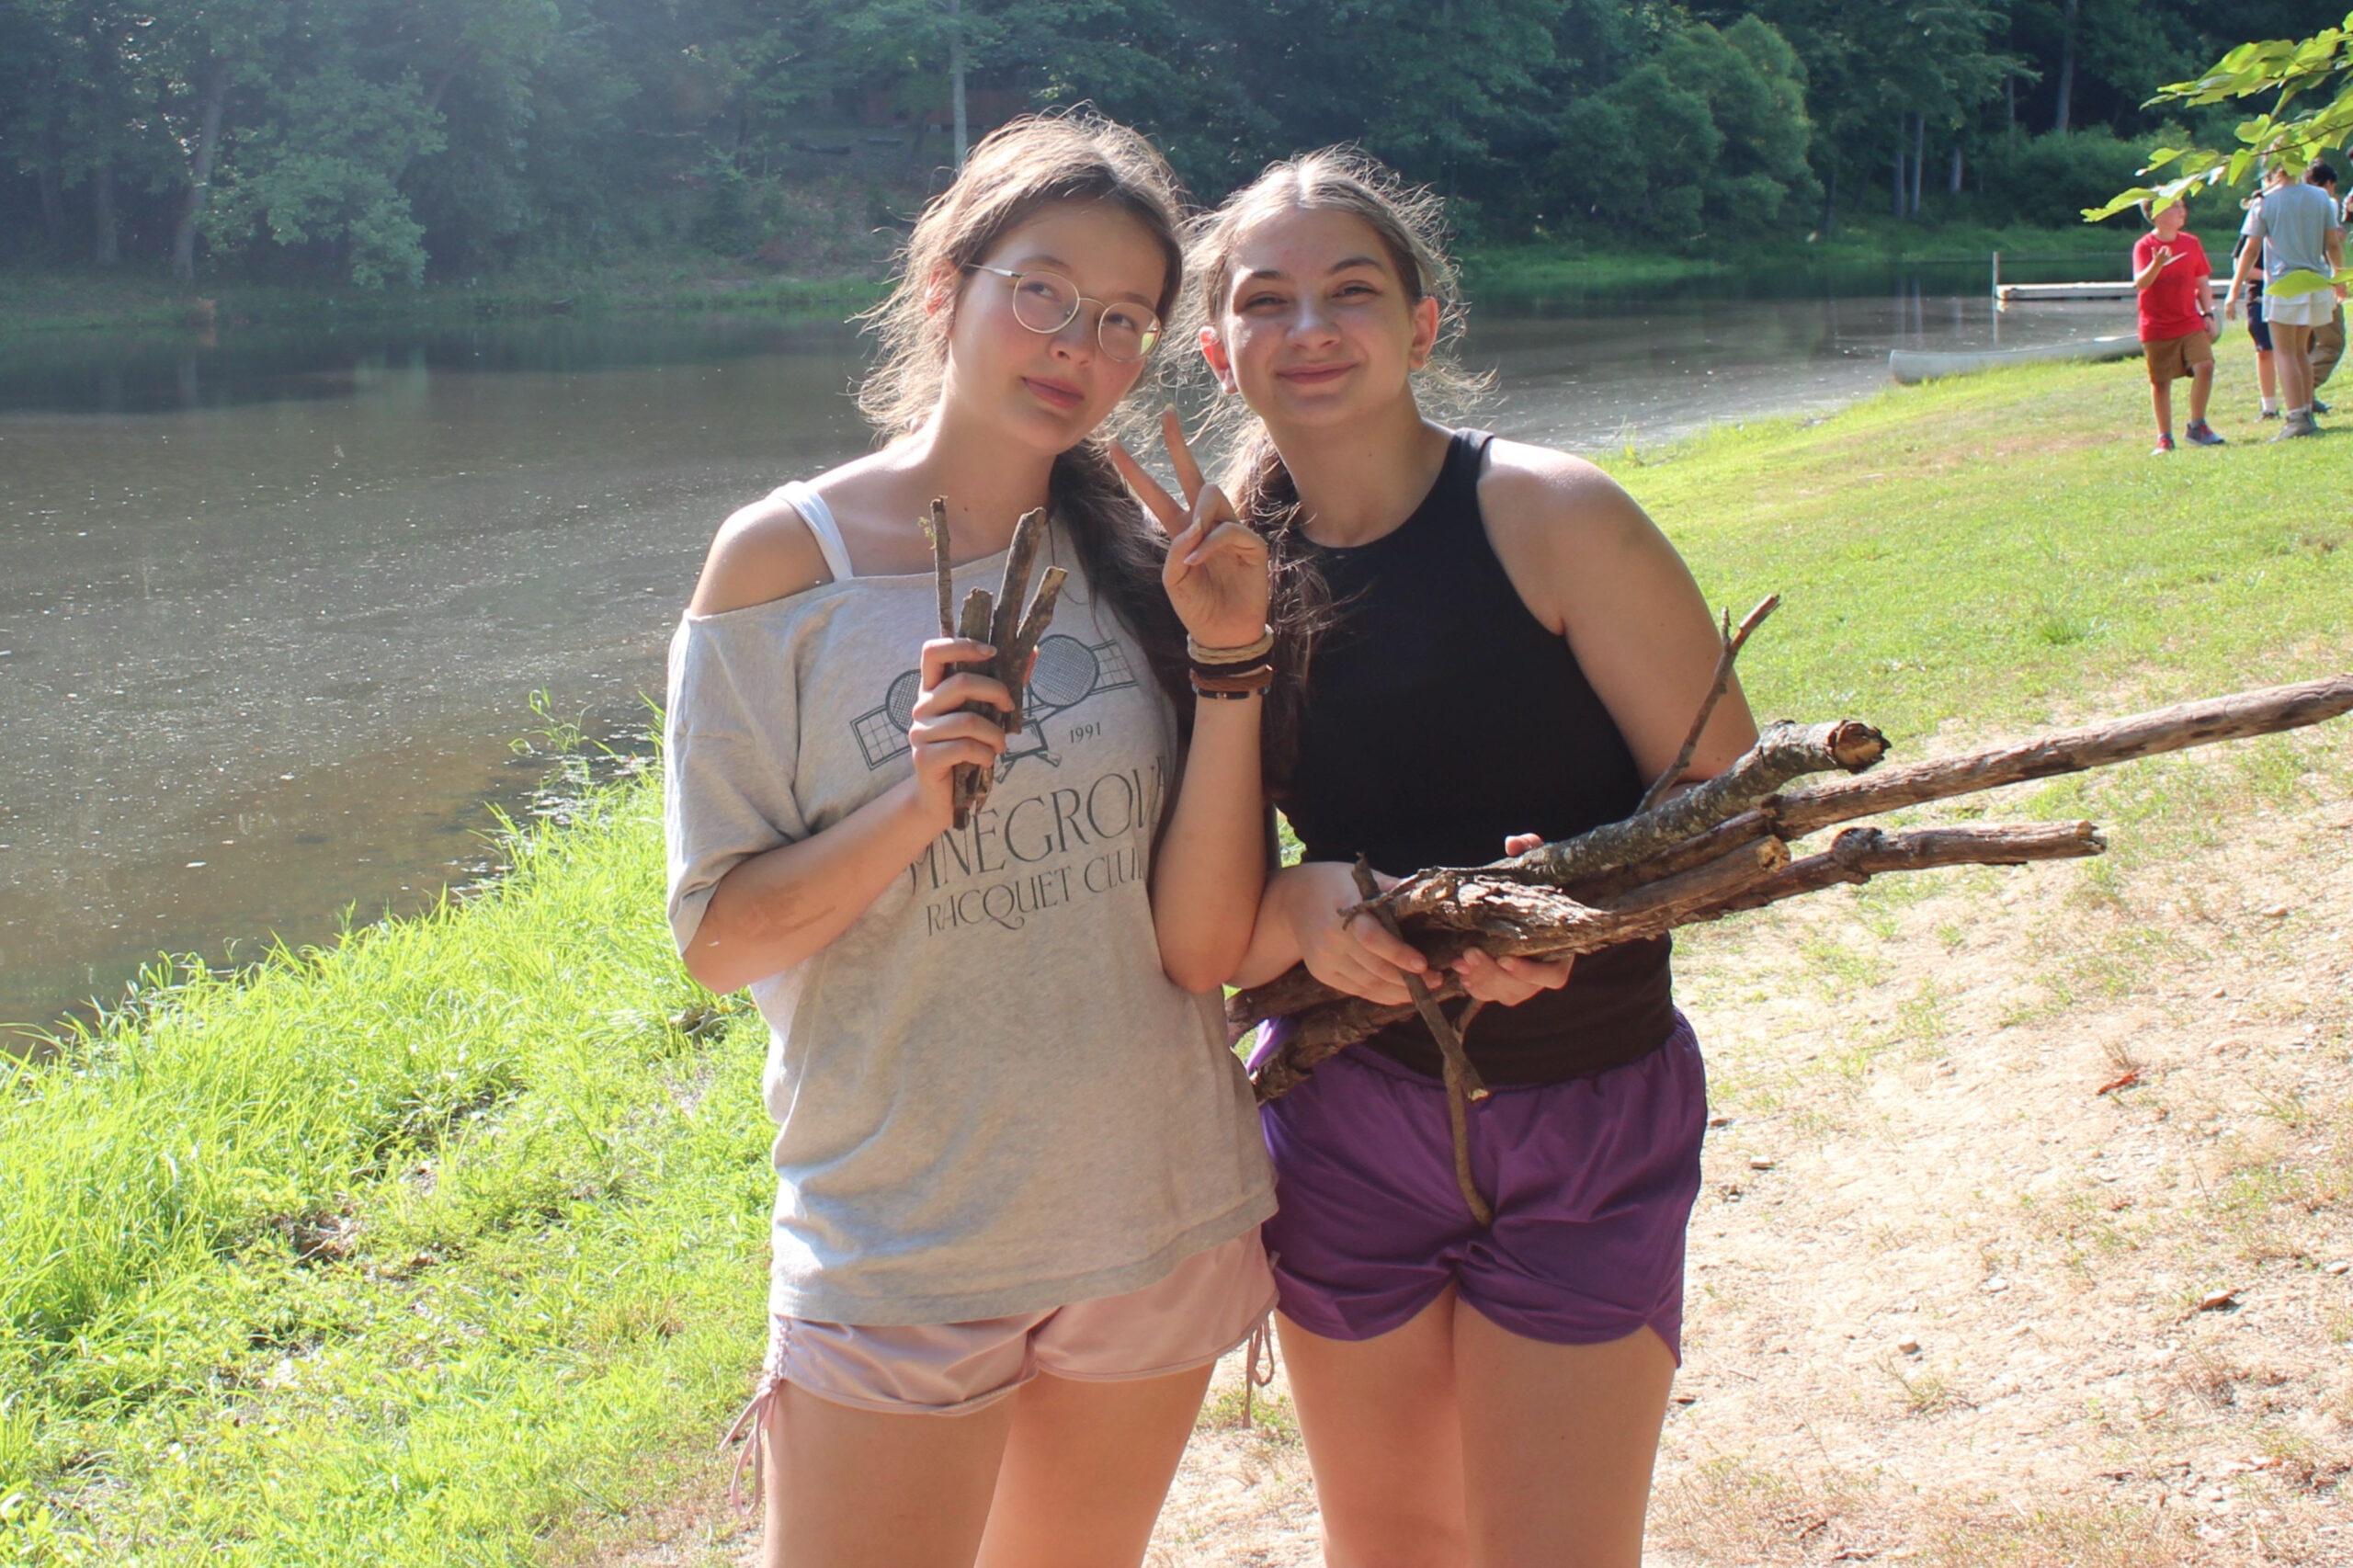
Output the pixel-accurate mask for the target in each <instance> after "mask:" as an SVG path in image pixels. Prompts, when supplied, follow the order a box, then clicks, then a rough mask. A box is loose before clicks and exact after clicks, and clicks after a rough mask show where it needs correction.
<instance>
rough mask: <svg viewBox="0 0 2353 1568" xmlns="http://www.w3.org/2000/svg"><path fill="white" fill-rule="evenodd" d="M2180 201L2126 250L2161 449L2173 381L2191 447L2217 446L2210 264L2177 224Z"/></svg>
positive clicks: (2184, 210) (2167, 437) (2169, 445)
mask: <svg viewBox="0 0 2353 1568" xmlns="http://www.w3.org/2000/svg"><path fill="white" fill-rule="evenodd" d="M2188 216H2189V209H2188V207H2187V206H2185V205H2184V204H2183V203H2181V202H2178V201H2177V202H2174V203H2173V204H2172V205H2171V206H2168V207H2160V208H2158V209H2157V210H2156V211H2155V212H2154V213H2153V214H2151V216H2150V219H2149V232H2148V233H2145V234H2143V235H2142V236H2141V239H2140V242H2139V243H2138V244H2135V245H2133V247H2132V287H2133V288H2134V289H2135V290H2138V291H2139V298H2140V304H2141V353H2142V355H2143V357H2144V358H2147V360H2148V362H2149V402H2150V403H2152V404H2153V405H2154V407H2155V410H2156V415H2157V447H2156V449H2157V451H2158V452H2159V453H2164V452H2169V451H2172V450H2173V383H2174V382H2176V381H2179V380H2181V379H2183V378H2184V377H2188V380H2189V429H2188V432H2187V434H2188V437H2189V441H2190V444H2191V445H2193V446H2199V447H2219V446H2221V445H2222V437H2220V436H2217V435H2216V434H2214V427H2213V426H2211V425H2209V424H2207V423H2206V400H2207V398H2208V397H2209V396H2211V394H2212V392H2213V391H2214V298H2213V285H2212V281H2211V280H2212V278H2213V276H2214V269H2213V267H2211V266H2210V265H2209V264H2208V262H2207V260H2206V247H2205V246H2204V245H2202V244H2200V243H2199V240H2198V236H2197V235H2196V234H2193V233H2189V232H2188V230H2187V229H2184V228H2183V227H2182V224H2183V223H2184V222H2186V221H2187V220H2188Z"/></svg>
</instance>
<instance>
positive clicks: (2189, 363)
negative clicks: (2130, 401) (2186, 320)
mask: <svg viewBox="0 0 2353 1568" xmlns="http://www.w3.org/2000/svg"><path fill="white" fill-rule="evenodd" d="M2263 302H2264V303H2265V304H2266V305H2267V306H2268V305H2269V304H2270V303H2271V301H2270V299H2269V298H2268V297H2267V298H2266V299H2265V300H2264V301H2263ZM2266 313H2267V314H2268V313H2269V312H2268V311H2267V312H2266ZM2273 319H2275V320H2276V319H2278V318H2276V317H2274V318H2273ZM2141 353H2142V355H2143V357H2144V358H2147V360H2148V361H2149V380H2150V381H2153V382H2154V383H2156V384H2158V385H2160V386H2162V385H2164V384H2165V382H2167V381H2180V380H2182V379H2183V378H2184V377H2186V376H2190V375H2194V374H2196V373H2197V369H2198V367H2199V366H2200V365H2211V364H2212V363H2213V362H2214V339H2213V337H2212V335H2211V334H2209V333H2208V332H2207V331H2206V329H2205V328H2204V327H2200V328H2199V329H2198V330H2197V331H2196V332H2186V333H2184V334H2182V335H2180V336H2179V337H2159V338H2152V339H2147V340H2144V341H2143V343H2142V345H2141Z"/></svg>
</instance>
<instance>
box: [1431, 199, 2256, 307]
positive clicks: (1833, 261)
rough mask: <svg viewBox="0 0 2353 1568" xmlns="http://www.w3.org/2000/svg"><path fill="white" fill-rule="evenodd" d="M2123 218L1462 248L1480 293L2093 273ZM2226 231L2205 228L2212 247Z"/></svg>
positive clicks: (2107, 263)
mask: <svg viewBox="0 0 2353 1568" xmlns="http://www.w3.org/2000/svg"><path fill="white" fill-rule="evenodd" d="M2139 233H2140V230H2139V228H2138V227H2137V226H2135V225H2132V224H2130V223H2127V222H2123V221H2121V220H2120V221H2117V222H2109V223H2102V224H2098V225H2092V224H2076V225H2075V226H2073V227H2071V228H2066V229H2031V228H2019V227H2010V228H1987V227H1985V226H1984V225H1982V224H1975V223H1922V222H1894V221H1893V220H1886V219H1881V220H1865V221H1860V222H1852V221H1850V222H1847V223H1846V224H1845V225H1843V226H1842V227H1841V228H1840V229H1839V230H1838V231H1837V233H1835V234H1829V235H1821V234H1815V235H1811V236H1805V237H1777V238H1773V239H1768V240H1737V241H1726V242H1724V243H1722V244H1717V245H1706V244H1701V245H1694V246H1686V247H1679V248H1676V249H1658V250H1641V249H1627V248H1622V247H1613V246H1609V245H1606V244H1602V245H1596V244H1590V243H1588V242H1584V241H1576V240H1570V241H1563V242H1559V243H1549V244H1516V245H1491V246H1485V247H1482V248H1476V249H1472V250H1470V251H1467V252H1465V253H1464V255H1463V257H1462V274H1463V281H1464V284H1465V285H1466V287H1467V288H1468V289H1469V290H1470V291H1471V294H1472V298H1473V299H1476V298H1478V297H1479V296H1480V295H1481V294H1483V293H1496V294H1509V295H1525V294H1537V293H1551V292H1558V291H1576V290H1584V291H1586V292H1599V291H1607V290H1626V289H1643V288H1659V287H1665V286H1672V285H1674V284H1677V283H1682V282H1687V281H1689V280H1692V279H1697V278H1771V277H1773V276H1776V275H1786V274H1789V273H1791V272H1798V271H1806V270H1815V269H1834V268H1855V269H1862V268H1871V267H1903V266H1922V265H1928V264H1936V263H1953V264H1957V265H1966V266H1970V267H1986V266H1987V265H1988V264H1989V262H1990V260H1991V258H1992V255H1993V253H1994V252H1995V251H2000V252H2001V253H2002V254H2003V255H2004V256H2006V257H2012V258H2019V260H2020V262H2021V264H2028V263H2031V262H2041V263H2063V262H2064V263H2075V264H2080V266H2082V267H2086V268H2089V269H2090V270H2089V271H2087V272H2086V274H2085V275H2086V277H2107V276H2110V275H2112V274H2114V273H2115V272H2116V270H2117V268H2118V267H2120V265H2121V258H2122V256H2123V255H2124V253H2125V252H2126V251H2128V250H2130V249H2131V244H2132V242H2133V240H2134V239H2135V238H2136V237H2137V236H2138V235H2139ZM2223 237H2224V236H2221V235H2219V234H2210V235H2209V236H2207V248H2208V251H2209V253H2210V254H2214V255H2219V256H2228V255H2229V254H2230V249H2229V246H2228V244H2223V245H2222V248H2221V249H2220V250H2219V251H2216V249H2215V244H2216V241H2217V240H2218V239H2220V238H2223Z"/></svg>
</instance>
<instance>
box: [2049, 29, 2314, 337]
mask: <svg viewBox="0 0 2353 1568" xmlns="http://www.w3.org/2000/svg"><path fill="white" fill-rule="evenodd" d="M2249 98H2268V100H2269V105H2268V108H2264V109H2263V110H2262V111H2261V112H2259V113H2256V114H2255V115H2252V116H2250V117H2249V118H2247V119H2243V120H2241V121H2240V122H2239V123H2238V126H2237V128H2236V132H2235V134H2236V136H2237V139H2238V142H2239V145H2238V146H2236V147H2234V148H2232V149H2230V150H2228V151H2224V150H2222V149H2220V148H2214V147H2203V146H2199V145H2197V144H2195V143H2194V142H2191V143H2186V144H2184V145H2182V146H2179V147H2171V146H2166V147H2159V148H2157V149H2155V150H2154V152H2152V153H2150V154H2149V162H2148V165H2147V166H2146V167H2145V168H2143V170H2142V171H2141V172H2142V173H2143V175H2154V174H2156V173H2157V172H2158V171H2160V170H2164V169H2171V170H2172V171H2173V172H2172V174H2171V175H2170V176H2168V177H2167V178H2165V179H2164V180H2161V181H2159V182H2158V183H2156V184H2154V185H2137V186H2134V187H2132V188H2131V189H2130V190H2125V191H2120V192H2119V193H2118V194H2117V195H2116V196H2115V197H2114V198H2112V199H2109V201H2108V202H2107V203H2106V204H2105V205H2103V206H2099V207H2088V208H2086V209H2085V210H2084V219H2085V221H2086V222H2099V221H2100V220H2101V219H2103V218H2110V217H2113V216H2115V215H2116V214H2117V213H2119V212H2121V211H2123V210H2125V209H2126V208H2128V207H2131V206H2133V205H2135V204H2136V203H2139V202H2143V201H2146V202H2149V203H2151V204H2152V205H2154V206H2155V207H2159V208H2164V207H2170V206H2172V205H2174V204H2175V203H2176V202H2177V201H2180V200H2183V199H2185V198H2187V197H2188V195H2189V194H2190V193H2191V192H2193V191H2195V190H2197V189H2199V188H2200V187H2205V186H2213V185H2229V186H2239V185H2245V183H2246V182H2247V180H2248V179H2249V178H2250V177H2251V176H2254V175H2255V174H2256V173H2257V172H2258V171H2259V170H2260V169H2261V168H2262V166H2263V165H2265V164H2266V163H2268V162H2273V161H2276V162H2278V163H2279V164H2281V165H2285V166H2286V167H2287V168H2288V169H2289V170H2290V172H2291V173H2295V174H2302V172H2303V170H2304V169H2305V168H2306V167H2307V166H2308V165H2310V164H2311V163H2312V162H2313V159H2314V158H2317V157H2319V156H2320V155H2321V154H2322V153H2327V152H2331V151H2334V150H2336V149H2340V148H2343V147H2346V146H2347V145H2348V144H2353V12H2348V13H2347V15H2346V17H2345V19H2344V22H2343V24H2342V25H2340V26H2338V27H2333V28H2322V29H2321V30H2320V31H2319V32H2317V33H2314V34H2313V36H2312V37H2310V38H2308V39H2302V40H2296V41H2292V42H2291V41H2288V40H2271V41H2268V42H2261V43H2243V44H2241V45H2239V46H2238V47H2237V48H2236V49H2234V50H2232V51H2230V52H2229V53H2228V54H2225V55H2223V56H2222V59H2220V60H2218V61H2216V62H2214V64H2213V65H2212V66H2211V67H2210V68H2209V69H2208V70H2207V71H2206V72H2205V74H2202V75H2200V76H2199V77H2197V78H2195V79H2194V80H2191V81H2188V82H2176V83H2174V84H2172V85H2170V86H2167V87H2166V88H2165V90H2164V91H2163V92H2161V93H2159V94H2158V95H2157V96H2156V97H2154V98H2152V99H2150V100H2149V106H2148V107H2150V108H2156V107H2158V106H2160V105H2178V106H2181V107H2183V108H2208V107H2211V106H2212V105H2217V104H2226V103H2234V102H2237V101H2240V100H2244V99H2249ZM2321 286H2323V285H2322V284H2321V283H2318V282H2315V283H2313V285H2311V287H2321ZM2286 291H2288V292H2294V291H2296V290H2286Z"/></svg>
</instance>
